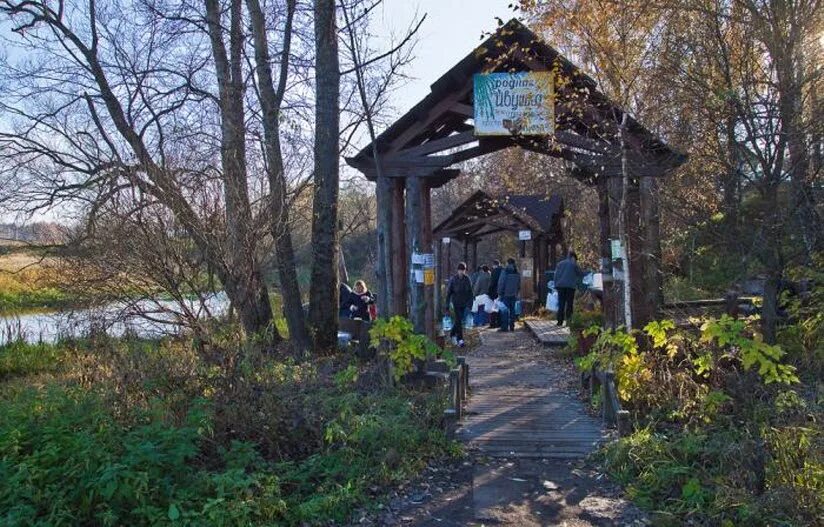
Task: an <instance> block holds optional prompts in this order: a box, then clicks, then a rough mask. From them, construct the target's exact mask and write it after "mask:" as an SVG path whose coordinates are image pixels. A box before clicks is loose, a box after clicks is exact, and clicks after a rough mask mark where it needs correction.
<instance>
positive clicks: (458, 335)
mask: <svg viewBox="0 0 824 527" xmlns="http://www.w3.org/2000/svg"><path fill="white" fill-rule="evenodd" d="M450 302H451V303H452V307H453V309H454V311H455V319H454V322H453V324H452V331H450V332H449V335H450V336H451V337H452V341H453V342H454V343H455V344H457V345H458V346H460V347H463V346H464V335H463V321H464V317H465V316H466V313H467V309H469V307H470V306H471V305H472V282H471V281H470V280H469V276H467V274H466V264H465V263H463V262H461V263H459V264H458V272H457V274H456V275H455V276H453V277H452V278H450V279H449V283H448V284H447V286H446V311H447V313H448V312H449V303H450Z"/></svg>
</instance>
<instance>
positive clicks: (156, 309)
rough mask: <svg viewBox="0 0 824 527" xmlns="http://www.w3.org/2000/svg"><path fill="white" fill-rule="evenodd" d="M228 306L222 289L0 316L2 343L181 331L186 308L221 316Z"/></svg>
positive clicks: (153, 335) (192, 312)
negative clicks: (199, 297) (198, 295)
mask: <svg viewBox="0 0 824 527" xmlns="http://www.w3.org/2000/svg"><path fill="white" fill-rule="evenodd" d="M228 307H229V300H228V298H227V297H226V294H225V293H223V292H219V293H215V294H213V295H211V296H209V297H207V298H206V299H205V301H204V302H203V303H202V304H201V303H200V302H198V301H195V300H190V301H187V302H186V303H185V305H182V306H181V305H180V304H179V303H178V302H173V301H163V300H158V301H154V300H141V301H136V302H131V303H128V304H126V303H117V304H110V305H108V306H103V307H99V308H94V309H83V310H76V311H58V312H44V313H25V314H19V315H8V316H0V345H2V344H5V343H7V342H8V341H9V340H16V339H19V338H22V339H23V340H25V341H26V342H30V343H37V342H45V343H54V342H56V341H57V340H59V339H64V338H77V337H83V336H85V335H88V334H89V333H90V332H92V330H99V329H103V330H105V331H106V333H107V334H108V335H111V336H113V337H122V336H123V335H126V334H129V335H134V336H137V337H141V338H158V337H162V336H165V335H172V334H176V333H179V332H180V330H181V329H182V325H181V320H183V317H182V316H181V315H182V314H183V313H184V312H186V313H188V314H190V315H191V316H195V317H197V318H207V317H209V316H213V317H217V316H221V315H223V314H225V313H226V310H227V309H228Z"/></svg>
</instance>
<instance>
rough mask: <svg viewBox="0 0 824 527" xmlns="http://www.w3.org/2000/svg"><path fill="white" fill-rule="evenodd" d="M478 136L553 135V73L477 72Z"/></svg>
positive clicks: (475, 96)
mask: <svg viewBox="0 0 824 527" xmlns="http://www.w3.org/2000/svg"><path fill="white" fill-rule="evenodd" d="M473 80H474V88H475V92H474V103H473V105H474V107H475V135H551V134H552V133H553V131H554V129H555V105H554V102H555V96H554V87H553V82H552V73H551V72H548V71H526V72H516V73H478V74H476V75H475V77H474V79H473Z"/></svg>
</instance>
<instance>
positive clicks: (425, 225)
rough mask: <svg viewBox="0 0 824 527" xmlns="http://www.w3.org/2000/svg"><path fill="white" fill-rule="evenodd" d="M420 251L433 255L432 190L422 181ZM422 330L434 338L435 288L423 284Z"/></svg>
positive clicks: (431, 285) (432, 285)
mask: <svg viewBox="0 0 824 527" xmlns="http://www.w3.org/2000/svg"><path fill="white" fill-rule="evenodd" d="M421 215H422V217H421V251H422V252H424V253H427V254H434V250H433V248H432V246H433V243H432V190H431V189H430V187H429V183H428V182H427V181H426V180H424V181H423V182H422V184H421ZM423 295H424V313H423V316H424V321H423V322H424V329H425V330H426V335H427V336H428V337H429V338H430V339H433V340H434V338H435V286H434V284H428V285H427V284H424V288H423Z"/></svg>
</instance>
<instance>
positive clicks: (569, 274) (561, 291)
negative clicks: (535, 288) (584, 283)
mask: <svg viewBox="0 0 824 527" xmlns="http://www.w3.org/2000/svg"><path fill="white" fill-rule="evenodd" d="M583 276H584V272H583V271H581V268H580V267H578V255H576V254H575V251H569V254H568V256H567V257H566V258H564V259H563V260H561V261H560V262H559V263H558V267H556V268H555V288H556V289H557V290H558V325H559V326H563V325H564V322H565V321H567V323H569V322H568V321H569V319H570V318H571V317H572V307H573V302H574V300H575V288H576V287H578V281H579V280H580V279H581V278H583Z"/></svg>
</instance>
